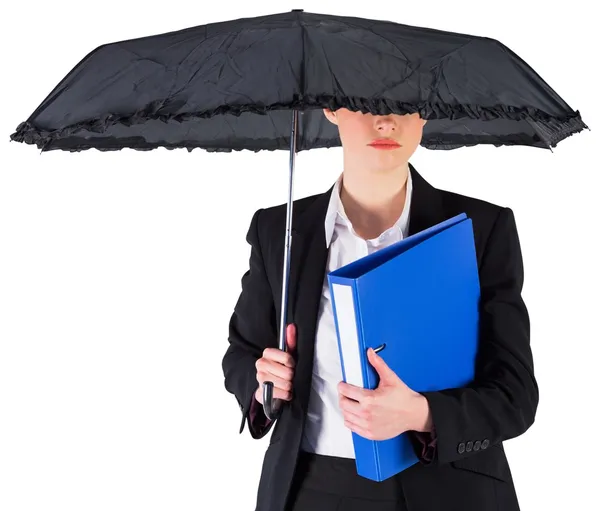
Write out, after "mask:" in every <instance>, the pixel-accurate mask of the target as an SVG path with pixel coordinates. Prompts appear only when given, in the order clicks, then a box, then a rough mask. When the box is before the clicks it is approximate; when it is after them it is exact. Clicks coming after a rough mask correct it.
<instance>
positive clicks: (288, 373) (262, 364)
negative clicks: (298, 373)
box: [255, 357, 294, 381]
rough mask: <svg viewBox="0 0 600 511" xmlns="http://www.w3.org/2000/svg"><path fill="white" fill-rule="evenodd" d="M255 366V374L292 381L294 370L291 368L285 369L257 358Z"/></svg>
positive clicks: (277, 364)
mask: <svg viewBox="0 0 600 511" xmlns="http://www.w3.org/2000/svg"><path fill="white" fill-rule="evenodd" d="M255 365H256V371H257V373H264V374H269V375H273V376H274V377H275V378H279V379H282V380H286V381H292V379H293V377H294V369H293V368H292V367H287V366H285V365H282V364H279V363H277V362H273V361H272V360H269V359H267V358H264V357H263V358H259V359H258V360H257V361H256V364H255ZM257 376H258V374H257ZM267 380H268V379H267Z"/></svg>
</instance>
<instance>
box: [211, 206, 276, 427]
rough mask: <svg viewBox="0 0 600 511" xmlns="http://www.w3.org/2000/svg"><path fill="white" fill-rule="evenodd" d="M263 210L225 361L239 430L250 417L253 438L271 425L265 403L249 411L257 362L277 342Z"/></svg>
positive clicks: (253, 225)
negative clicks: (263, 237) (263, 244)
mask: <svg viewBox="0 0 600 511" xmlns="http://www.w3.org/2000/svg"><path fill="white" fill-rule="evenodd" d="M261 211H262V210H258V211H256V212H255V213H254V215H253V217H252V221H251V222H250V227H249V229H248V233H247V235H246V241H247V242H248V243H249V244H250V247H251V252H250V263H249V269H248V271H247V272H246V273H245V274H244V275H243V277H242V291H241V294H240V296H239V298H238V301H237V303H236V305H235V308H234V312H233V314H232V316H231V319H230V321H229V347H228V348H227V351H226V353H225V355H224V357H223V362H222V367H223V373H224V376H225V388H226V390H227V391H228V392H230V393H232V394H233V395H234V396H235V397H236V399H237V401H238V404H239V406H240V409H241V411H242V423H241V427H240V433H241V432H242V431H243V428H244V424H245V422H246V419H247V418H248V429H249V430H250V434H251V435H252V437H253V438H262V437H264V436H265V435H266V434H267V433H268V431H269V429H270V428H271V426H272V423H271V422H270V421H268V419H267V417H266V416H265V414H264V411H263V409H262V406H260V405H259V406H256V403H255V406H254V407H252V415H250V414H249V412H250V411H251V405H252V403H253V401H254V393H255V392H256V389H257V387H258V382H257V380H256V374H257V369H256V362H257V360H258V359H260V358H261V357H262V356H263V352H264V350H265V348H267V347H268V346H274V345H276V344H277V327H276V319H275V304H274V302H273V295H272V292H271V288H270V286H269V282H268V280H267V275H266V272H265V267H264V263H263V259H262V254H261V250H260V243H259V237H258V232H259V231H258V219H259V216H260V212H261Z"/></svg>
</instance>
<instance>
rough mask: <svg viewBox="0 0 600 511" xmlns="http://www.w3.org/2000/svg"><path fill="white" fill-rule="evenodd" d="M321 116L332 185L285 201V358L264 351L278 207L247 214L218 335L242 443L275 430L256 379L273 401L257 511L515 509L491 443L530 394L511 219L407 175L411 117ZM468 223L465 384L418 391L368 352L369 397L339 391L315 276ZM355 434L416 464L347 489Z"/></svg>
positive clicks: (273, 312)
mask: <svg viewBox="0 0 600 511" xmlns="http://www.w3.org/2000/svg"><path fill="white" fill-rule="evenodd" d="M324 114H325V116H326V117H327V119H329V121H331V122H332V123H334V124H336V125H337V126H338V129H339V133H340V138H341V141H342V147H343V171H342V173H341V175H340V177H339V179H338V180H337V181H336V183H335V184H334V186H332V188H330V189H329V190H328V191H327V192H325V193H322V194H317V195H314V196H311V197H306V198H303V199H300V200H297V201H295V203H294V219H293V226H294V229H293V243H292V254H291V261H292V263H291V264H292V268H291V273H290V288H289V289H290V291H289V293H290V294H289V311H288V319H289V325H288V328H287V331H286V339H287V345H288V348H289V349H288V350H287V351H285V352H284V351H280V350H278V349H277V348H276V346H277V337H278V336H277V325H278V324H279V322H278V319H279V317H280V312H281V311H280V303H281V282H282V280H281V279H282V275H281V273H282V267H283V251H284V246H283V245H284V240H283V239H282V235H281V233H282V232H284V226H285V215H286V210H285V204H283V205H279V206H276V207H271V208H267V209H260V210H258V211H257V212H256V213H255V214H254V216H253V218H252V221H251V224H250V228H249V230H248V235H247V241H248V242H249V244H250V245H251V256H250V263H249V270H248V271H247V272H246V273H245V274H244V276H243V278H242V292H241V295H240V297H239V300H238V302H237V304H236V307H235V310H234V313H233V315H232V317H231V321H230V325H229V343H230V345H229V348H228V349H227V352H226V354H225V356H224V359H223V371H224V374H225V387H226V389H227V390H228V391H229V392H231V393H232V394H234V395H235V396H236V398H237V400H238V403H239V405H240V408H241V410H242V414H243V419H242V425H241V429H240V432H241V431H242V430H243V428H244V424H245V422H246V420H247V421H248V424H249V430H250V433H251V435H252V437H254V438H262V437H263V436H265V435H266V434H267V433H268V432H269V431H270V429H271V428H272V427H273V423H271V422H270V421H268V420H267V418H266V417H265V415H264V412H263V410H262V388H261V384H262V383H263V382H265V381H272V382H274V387H275V390H274V397H275V398H279V399H283V400H284V401H286V405H285V406H284V407H283V410H282V414H281V416H280V418H279V419H278V420H277V421H276V422H275V428H274V430H273V434H272V435H271V440H270V445H269V448H268V449H267V451H266V453H265V459H264V463H263V471H262V475H261V480H260V484H259V488H258V496H257V504H256V508H255V509H256V511H283V510H293V511H308V510H310V511H334V510H354V509H356V510H358V509H360V510H373V511H379V510H381V511H383V510H390V511H391V510H394V511H396V510H411V511H420V510H423V511H437V510H444V511H449V510H460V511H469V510H477V511H487V510H490V511H491V510H494V511H497V510H498V509H502V511H512V510H515V511H516V510H518V509H519V504H518V501H517V496H516V492H515V488H514V484H513V481H512V476H511V472H510V468H509V465H508V461H507V459H506V455H505V453H504V449H503V446H502V442H503V441H504V440H507V439H510V438H514V437H516V436H518V435H521V434H522V433H524V432H525V431H526V430H527V429H528V428H529V427H530V426H531V424H532V423H533V421H534V418H535V414H536V409H537V404H538V386H537V382H536V380H535V376H534V371H533V358H532V352H531V348H530V341H529V317H528V313H527V309H526V307H525V304H524V303H523V300H522V298H521V289H522V285H523V262H522V256H521V250H520V245H519V239H518V234H517V228H516V224H515V219H514V215H513V213H512V211H511V210H510V209H509V208H504V207H501V206H497V205H494V204H490V203H487V202H484V201H481V200H478V199H475V198H470V197H466V196H462V195H459V194H455V193H451V192H446V191H442V190H438V189H436V188H434V187H433V186H431V185H430V184H428V183H427V182H426V181H425V180H424V179H423V178H422V177H421V176H420V175H419V174H418V173H417V171H416V169H415V168H414V167H413V166H412V165H411V164H410V163H409V159H410V157H411V156H412V155H413V153H414V152H415V150H416V149H417V147H418V146H419V143H420V141H421V137H422V133H423V127H424V126H425V124H426V122H427V121H425V120H424V119H421V118H420V116H419V115H418V114H411V115H396V114H391V115H382V116H375V115H371V114H363V113H361V112H352V111H349V110H347V109H340V110H336V111H335V112H334V111H331V110H327V109H325V110H324ZM463 212H464V213H466V214H467V216H468V217H469V218H471V220H472V221H473V229H474V233H475V245H476V252H477V259H478V269H479V279H480V286H481V305H480V325H481V327H480V341H479V342H480V345H479V346H480V347H479V354H478V359H477V368H476V378H475V381H474V383H473V384H472V385H469V386H467V387H464V388H456V389H447V390H444V391H437V392H423V393H418V392H415V391H414V390H412V389H410V388H409V387H408V386H407V385H406V384H405V383H404V382H403V381H402V380H401V379H400V378H399V377H398V376H397V375H396V374H394V373H393V371H391V369H390V368H389V367H387V366H386V364H385V363H384V362H383V360H382V359H381V358H379V357H378V356H377V355H375V354H374V353H372V352H370V353H369V361H370V363H371V364H372V365H373V366H374V368H375V370H376V371H377V372H378V373H379V376H380V382H381V383H380V385H379V387H378V388H377V389H375V390H368V389H362V388H357V387H353V386H351V385H347V384H345V383H343V382H342V373H341V364H340V360H339V355H338V352H337V349H338V348H337V338H336V333H335V327H334V323H333V313H332V308H331V301H330V294H329V289H328V285H327V273H328V272H330V271H332V270H334V269H336V268H338V267H340V266H342V265H345V264H347V263H349V262H351V261H353V260H356V259H358V258H359V257H362V256H364V255H367V254H368V253H371V252H373V251H375V250H379V249H381V248H382V247H385V246H387V245H389V244H391V243H394V242H396V241H399V240H400V239H402V238H404V237H406V236H408V235H411V234H414V233H416V232H419V231H421V230H423V229H426V228H428V227H430V226H432V225H435V224H437V223H439V222H441V221H443V220H446V219H448V218H451V217H453V216H455V215H457V214H460V213H463ZM352 432H356V433H359V434H361V435H363V436H365V437H367V438H372V439H376V440H383V439H386V438H391V437H394V436H396V435H398V434H401V433H404V432H408V435H409V437H410V438H411V440H412V443H413V446H414V449H415V452H416V454H417V456H418V457H419V463H417V464H415V465H414V466H412V467H410V468H409V469H407V470H405V471H403V472H401V473H400V474H398V475H397V476H395V477H393V478H390V479H388V480H386V481H383V482H380V483H378V482H374V481H370V480H367V479H365V478H362V477H360V476H358V475H357V473H356V469H355V461H354V452H353V444H352Z"/></svg>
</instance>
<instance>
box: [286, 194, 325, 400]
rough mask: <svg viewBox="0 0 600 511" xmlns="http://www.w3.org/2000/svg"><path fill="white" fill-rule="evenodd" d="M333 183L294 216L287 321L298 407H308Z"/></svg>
mask: <svg viewBox="0 0 600 511" xmlns="http://www.w3.org/2000/svg"><path fill="white" fill-rule="evenodd" d="M332 191H333V186H332V187H331V188H330V189H329V190H328V191H327V192H325V193H323V194H321V195H318V196H317V198H316V199H315V200H314V201H313V202H312V203H311V204H310V205H309V206H308V207H307V208H306V209H305V210H304V211H303V212H302V213H301V214H299V215H298V217H297V218H296V219H295V221H294V220H293V222H292V224H293V225H295V227H293V228H292V240H293V241H292V246H291V259H290V281H289V296H288V318H287V319H288V323H289V322H293V323H295V324H296V328H297V334H298V339H297V340H298V343H297V366H296V372H295V382H294V388H295V389H296V393H297V397H298V398H299V403H300V405H301V407H302V408H303V409H304V410H306V409H307V408H308V398H309V395H310V382H311V378H312V364H313V356H314V347H315V333H316V328H317V320H318V315H319V305H320V302H321V293H322V291H323V279H324V278H325V276H326V269H327V256H328V249H327V246H326V244H325V215H326V214H327V208H328V206H329V199H330V197H331V192H332Z"/></svg>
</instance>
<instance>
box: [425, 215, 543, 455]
mask: <svg viewBox="0 0 600 511" xmlns="http://www.w3.org/2000/svg"><path fill="white" fill-rule="evenodd" d="M479 277H480V285H481V302H480V338H479V350H478V355H477V364H476V371H475V379H474V381H473V382H472V383H471V384H469V385H467V386H465V387H463V388H454V389H446V390H442V391H432V392H423V393H422V395H423V396H425V398H426V399H427V401H428V403H429V408H430V413H431V417H432V420H433V426H434V428H435V437H436V439H435V440H436V442H435V443H436V448H435V456H434V457H433V459H432V460H430V461H427V460H423V459H421V461H422V462H424V463H447V462H450V461H455V460H458V459H461V458H464V457H467V456H470V455H472V454H475V453H476V452H477V450H479V449H487V448H489V447H490V446H492V445H494V444H497V443H499V442H502V441H504V440H508V439H510V438H514V437H516V436H519V435H521V434H522V433H524V432H525V431H526V430H527V429H529V427H530V426H531V425H532V424H533V422H534V419H535V414H536V410H537V405H538V400H539V393H538V385H537V382H536V379H535V376H534V367H533V356H532V351H531V347H530V339H529V335H530V334H529V332H530V326H529V315H528V312H527V308H526V306H525V304H524V302H523V299H522V297H521V291H522V287H523V259H522V254H521V247H520V243H519V237H518V233H517V227H516V223H515V218H514V215H513V212H512V210H511V209H509V208H503V209H502V210H501V211H500V212H499V214H498V217H497V218H496V221H495V223H494V226H493V228H492V230H491V233H490V235H489V237H488V241H487V243H486V245H485V248H484V251H483V254H482V259H481V265H480V269H479ZM415 445H416V447H418V445H417V444H415ZM466 446H468V448H467V447H466ZM473 446H477V449H476V448H473Z"/></svg>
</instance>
